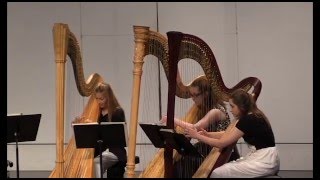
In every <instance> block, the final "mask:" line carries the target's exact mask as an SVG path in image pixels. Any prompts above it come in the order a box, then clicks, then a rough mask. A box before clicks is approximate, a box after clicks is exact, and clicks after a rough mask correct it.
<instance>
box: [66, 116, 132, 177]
mask: <svg viewBox="0 0 320 180" xmlns="http://www.w3.org/2000/svg"><path fill="white" fill-rule="evenodd" d="M72 125H73V129H74V135H75V140H76V147H77V148H95V147H99V155H100V176H101V178H103V172H102V151H103V149H107V148H122V147H127V143H128V132H127V127H126V123H125V122H101V123H100V124H98V123H77V124H72Z"/></svg>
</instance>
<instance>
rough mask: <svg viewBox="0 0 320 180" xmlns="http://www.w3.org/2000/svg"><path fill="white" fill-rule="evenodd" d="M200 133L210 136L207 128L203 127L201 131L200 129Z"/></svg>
mask: <svg viewBox="0 0 320 180" xmlns="http://www.w3.org/2000/svg"><path fill="white" fill-rule="evenodd" d="M199 134H200V135H203V136H207V137H209V133H208V131H206V130H205V129H203V128H201V129H200V131H199Z"/></svg>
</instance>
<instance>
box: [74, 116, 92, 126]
mask: <svg viewBox="0 0 320 180" xmlns="http://www.w3.org/2000/svg"><path fill="white" fill-rule="evenodd" d="M83 119H85V120H84V121H83ZM82 121H83V122H84V123H88V122H90V120H89V119H87V118H86V117H85V116H77V117H76V118H75V119H74V120H73V121H72V122H71V124H76V123H81V122H82Z"/></svg>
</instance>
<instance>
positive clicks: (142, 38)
mask: <svg viewBox="0 0 320 180" xmlns="http://www.w3.org/2000/svg"><path fill="white" fill-rule="evenodd" d="M134 36H135V52H134V72H133V75H134V78H133V90H132V102H131V117H130V140H129V147H128V148H129V149H128V150H129V154H128V162H127V176H128V177H133V176H134V168H135V167H134V166H135V164H134V157H135V143H136V133H137V119H138V108H139V95H140V81H141V74H142V65H143V58H144V56H146V55H148V54H152V55H154V56H156V57H157V58H158V60H159V61H161V63H162V65H163V68H164V70H165V73H166V75H167V78H168V82H169V86H170V84H171V87H174V86H175V87H176V88H175V89H176V90H175V95H176V96H178V97H180V98H189V97H190V95H189V93H188V90H187V89H188V86H185V85H184V84H183V83H182V81H181V79H180V75H179V72H178V71H177V70H176V71H175V72H177V78H176V79H175V78H171V79H170V78H169V76H168V75H169V73H168V72H169V48H168V47H170V46H171V47H170V51H172V52H173V53H171V54H170V61H175V62H174V63H173V64H177V63H178V61H179V60H181V59H184V58H190V59H193V60H195V61H197V62H198V63H199V64H200V66H201V67H202V68H203V70H204V73H205V75H206V77H207V78H208V80H209V82H210V84H211V86H212V88H213V90H214V92H215V93H217V95H218V96H220V97H221V98H222V99H223V100H224V101H228V99H229V96H230V94H231V93H232V92H233V91H234V90H235V89H238V88H242V89H244V90H246V91H249V90H250V89H251V88H252V87H253V91H252V93H253V95H254V98H255V99H257V97H258V96H259V94H260V91H261V86H262V85H261V82H260V80H259V79H257V78H255V77H248V78H245V79H243V80H242V81H240V82H239V83H238V84H237V85H235V86H234V87H232V88H230V89H229V88H227V87H226V86H225V85H224V82H223V80H222V77H221V74H220V71H219V68H218V65H217V63H216V59H215V57H214V55H213V53H212V51H211V49H210V48H209V46H208V45H207V44H206V43H205V42H204V41H202V40H201V39H200V38H198V37H196V36H193V35H188V34H183V33H180V32H170V33H168V39H169V38H170V41H171V45H170V44H169V45H168V40H167V39H166V38H165V37H164V36H162V35H161V34H159V33H157V32H154V31H150V30H149V28H148V27H142V26H134ZM174 52H176V53H178V54H175V53H174ZM176 67H177V66H176ZM172 84H173V85H172ZM169 96H171V95H170V94H168V102H169ZM171 103H172V102H171ZM173 103H174V101H173ZM168 107H169V103H168ZM168 111H169V109H168ZM196 111H197V109H196V107H195V106H193V107H192V108H191V109H190V110H189V112H188V113H187V115H186V117H185V120H186V121H187V122H190V123H193V122H192V120H193V119H195V118H194V114H195V112H196ZM169 120H170V119H169V115H168V123H169ZM172 121H173V119H172ZM235 123H236V121H234V122H233V123H231V124H230V125H229V127H228V129H227V130H226V133H228V132H229V131H230V130H231V129H232V128H233V127H234V125H235ZM177 131H178V132H179V130H177ZM234 146H235V144H234V145H232V146H230V147H227V148H224V149H223V150H220V149H216V148H214V149H213V150H212V151H211V152H210V154H209V155H208V156H207V157H206V159H205V160H204V162H203V163H202V164H201V166H200V167H199V169H198V170H197V172H196V173H195V174H194V175H193V177H208V176H209V175H210V173H211V172H212V170H213V169H214V168H216V167H218V166H220V165H222V164H224V163H225V162H227V161H228V159H229V157H230V154H231V151H232V149H233V147H234ZM164 152H165V150H164V149H160V150H159V151H158V153H157V154H156V155H155V156H154V158H153V159H152V160H151V162H150V163H149V165H148V166H147V167H146V168H145V169H144V171H143V172H142V173H141V174H140V176H139V177H143V178H148V177H150V178H151V177H165V176H166V175H165V174H166V173H165V170H166V169H168V168H167V167H165V166H167V164H168V163H165V161H166V162H169V164H170V162H173V161H174V160H176V159H177V158H179V154H178V153H177V152H176V151H175V150H174V151H173V152H170V153H166V154H168V155H166V156H165V155H164ZM171 158H173V159H171ZM166 159H169V160H166ZM172 160H173V161H172ZM169 169H170V168H169ZM166 177H167V176H166Z"/></svg>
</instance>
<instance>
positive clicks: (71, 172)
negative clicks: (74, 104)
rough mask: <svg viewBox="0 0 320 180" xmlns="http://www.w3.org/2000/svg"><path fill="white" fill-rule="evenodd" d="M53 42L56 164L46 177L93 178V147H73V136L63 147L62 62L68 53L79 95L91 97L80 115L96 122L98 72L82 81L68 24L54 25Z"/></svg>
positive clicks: (79, 62)
mask: <svg viewBox="0 0 320 180" xmlns="http://www.w3.org/2000/svg"><path fill="white" fill-rule="evenodd" d="M53 41H54V53H55V62H56V123H57V124H56V167H55V168H54V169H53V171H52V172H51V174H50V176H49V177H50V178H69V177H76V178H91V177H94V166H93V165H94V162H93V160H94V157H93V156H94V149H93V148H88V149H76V145H75V138H74V136H73V137H72V138H71V139H70V140H69V143H68V145H67V147H66V148H64V107H65V63H66V60H67V55H68V56H69V57H70V59H71V61H72V65H73V70H74V75H75V81H76V84H77V88H78V91H79V93H80V95H81V96H86V97H89V96H90V98H89V100H88V103H87V105H86V107H85V109H84V111H83V114H82V116H84V117H86V118H88V119H90V120H92V122H96V121H97V120H98V116H99V106H98V103H97V102H96V100H95V98H94V96H93V90H94V88H95V87H96V85H97V84H98V83H99V82H102V81H103V79H102V78H101V76H100V75H99V74H97V73H94V74H92V75H90V77H89V78H88V79H87V81H85V79H84V75H83V66H82V58H81V53H80V47H79V44H78V41H77V39H76V37H75V35H74V34H73V33H72V32H71V31H70V30H69V27H68V25H67V24H62V23H56V24H54V27H53Z"/></svg>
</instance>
